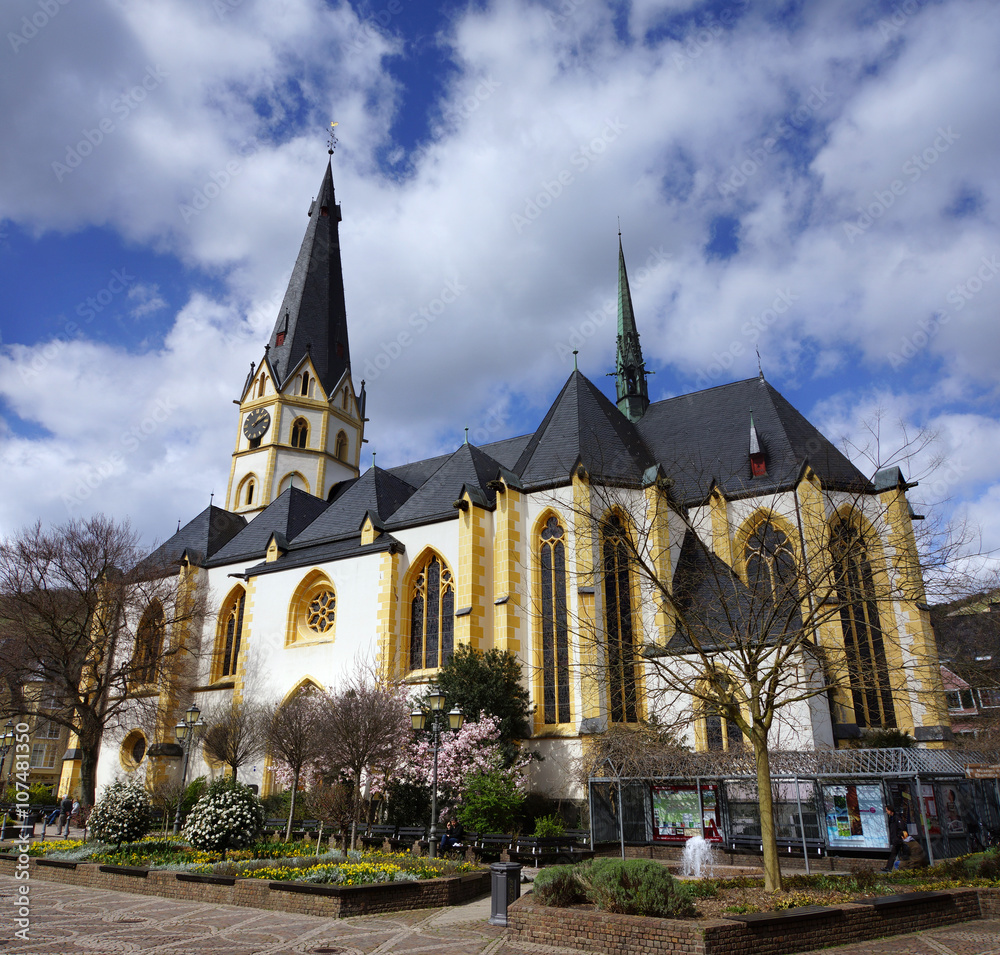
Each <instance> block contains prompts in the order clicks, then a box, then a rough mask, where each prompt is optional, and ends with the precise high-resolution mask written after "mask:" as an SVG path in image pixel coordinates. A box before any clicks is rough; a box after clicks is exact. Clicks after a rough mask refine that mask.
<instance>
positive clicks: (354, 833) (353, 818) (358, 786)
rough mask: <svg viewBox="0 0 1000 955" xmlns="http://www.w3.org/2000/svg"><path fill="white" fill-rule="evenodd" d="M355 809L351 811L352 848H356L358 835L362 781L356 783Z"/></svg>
mask: <svg viewBox="0 0 1000 955" xmlns="http://www.w3.org/2000/svg"><path fill="white" fill-rule="evenodd" d="M353 806H354V810H353V812H352V813H351V848H352V849H353V848H354V843H355V839H357V837H358V812H359V810H360V809H361V783H360V782H355V784H354V799H353Z"/></svg>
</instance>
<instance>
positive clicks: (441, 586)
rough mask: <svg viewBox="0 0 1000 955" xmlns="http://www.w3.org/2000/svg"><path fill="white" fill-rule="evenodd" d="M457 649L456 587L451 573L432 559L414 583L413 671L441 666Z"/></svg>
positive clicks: (435, 559) (434, 558)
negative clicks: (455, 648)
mask: <svg viewBox="0 0 1000 955" xmlns="http://www.w3.org/2000/svg"><path fill="white" fill-rule="evenodd" d="M454 647H455V587H454V583H453V581H452V577H451V571H450V570H449V569H448V567H447V566H446V565H445V564H443V563H442V562H441V561H440V560H439V559H438V557H436V556H432V557H431V558H430V559H429V560H428V561H427V563H426V564H425V565H424V567H423V569H422V570H421V571H420V573H419V574H418V575H417V577H416V579H415V580H414V582H413V591H412V597H411V599H410V669H411V670H423V669H430V668H434V667H439V666H441V665H442V664H443V663H444V662H445V661H447V660H450V659H451V655H452V652H453V651H454Z"/></svg>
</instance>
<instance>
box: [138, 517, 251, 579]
mask: <svg viewBox="0 0 1000 955" xmlns="http://www.w3.org/2000/svg"><path fill="white" fill-rule="evenodd" d="M246 526H247V520H246V518H245V517H243V516H242V515H241V514H233V513H232V512H231V511H226V510H223V508H221V507H215V506H214V505H210V506H209V507H206V508H205V510H203V511H202V512H201V513H200V514H199V515H198V516H197V517H195V518H194V519H193V520H190V521H188V522H187V524H185V525H184V526H183V527H182V528H181V529H180V530H179V531H177V533H176V534H174V535H173V536H172V537H170V538H168V539H167V540H166V541H164V542H163V543H162V544H161V545H160V546H159V547H157V549H156V550H154V551H153V553H152V554H150V555H149V557H147V558H146V560H145V561H144V562H143V563H144V564H149V565H150V566H154V567H155V566H163V565H167V564H174V563H176V562H177V561H179V560H180V559H181V555H182V554H183V553H184V551H187V552H188V558H189V560H190V561H191V562H192V563H193V564H197V565H201V564H202V563H203V562H204V561H206V560H208V559H209V558H211V557H212V556H213V555H214V554H215V553H217V552H218V551H219V550H220V549H221V548H223V547H225V546H226V544H228V543H229V542H230V541H231V540H232V539H233V538H234V537H235V536H236V535H237V534H239V532H240V531H242V530H243V528H244V527H246Z"/></svg>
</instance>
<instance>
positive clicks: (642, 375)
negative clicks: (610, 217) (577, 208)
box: [615, 232, 649, 424]
mask: <svg viewBox="0 0 1000 955" xmlns="http://www.w3.org/2000/svg"><path fill="white" fill-rule="evenodd" d="M615 390H616V392H617V398H618V410H619V411H621V412H622V414H624V415H625V417H626V418H628V419H629V421H631V422H632V423H633V424H634V423H635V422H636V421H638V420H639V419H640V418H641V417H642V416H643V415H644V414H645V413H646V409H647V408H648V407H649V393H648V392H647V390H646V365H645V363H644V362H643V360H642V349H641V348H640V347H639V332H638V331H637V330H636V327H635V315H634V314H633V312H632V293H631V292H630V291H629V287H628V273H627V272H626V271H625V253H624V252H623V251H622V234H621V233H620V232H619V233H618V356H617V360H616V362H615Z"/></svg>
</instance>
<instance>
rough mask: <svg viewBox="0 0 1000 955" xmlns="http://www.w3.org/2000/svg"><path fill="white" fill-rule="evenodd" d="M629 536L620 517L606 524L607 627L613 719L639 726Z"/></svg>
mask: <svg viewBox="0 0 1000 955" xmlns="http://www.w3.org/2000/svg"><path fill="white" fill-rule="evenodd" d="M627 533H628V532H627V531H626V529H625V525H624V524H623V523H622V521H621V518H620V517H619V516H618V515H617V514H613V515H611V517H609V518H608V519H607V520H606V521H605V522H604V527H603V534H602V537H603V540H602V557H603V574H604V626H605V633H606V634H607V653H608V696H609V701H610V715H611V720H612V722H615V723H635V722H636V721H637V720H638V718H639V716H638V685H637V679H636V665H637V661H636V658H635V636H634V619H633V610H632V581H631V574H630V573H629V552H628V543H627V540H628V538H627Z"/></svg>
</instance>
